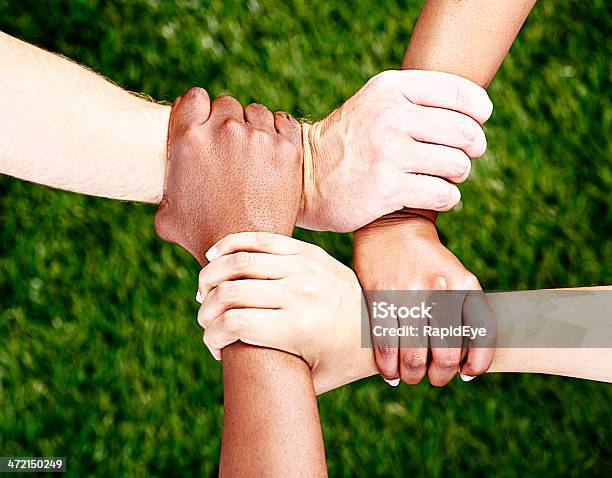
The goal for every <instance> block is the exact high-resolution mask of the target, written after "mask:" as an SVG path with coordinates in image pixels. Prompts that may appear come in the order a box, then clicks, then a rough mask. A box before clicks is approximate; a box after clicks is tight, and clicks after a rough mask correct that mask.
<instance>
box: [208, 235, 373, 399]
mask: <svg viewBox="0 0 612 478" xmlns="http://www.w3.org/2000/svg"><path fill="white" fill-rule="evenodd" d="M215 248H216V251H217V255H216V258H215V259H214V260H212V262H211V263H210V264H208V265H207V266H206V267H204V269H202V271H201V273H200V280H199V292H200V294H201V297H202V298H203V303H202V307H201V308H200V311H199V314H198V322H199V324H200V325H201V326H202V327H203V328H204V329H206V332H205V334H204V343H205V344H206V346H207V347H208V348H209V350H210V351H211V353H212V354H213V355H214V356H215V357H216V358H217V359H218V360H220V359H221V350H222V349H223V348H224V347H225V346H227V345H229V344H231V343H233V342H235V341H237V340H241V341H243V342H245V343H248V344H252V345H258V346H264V347H271V348H276V349H280V350H284V351H286V352H289V353H292V354H295V355H299V356H301V357H303V358H304V360H305V361H306V362H307V363H308V365H309V367H310V369H311V372H312V377H313V381H314V384H315V389H316V391H317V393H318V394H319V393H322V392H324V391H327V390H331V389H333V388H336V387H339V386H341V385H344V384H345V383H349V382H352V381H354V380H357V379H359V378H362V377H365V376H368V375H372V374H373V373H375V371H376V367H375V365H374V360H373V356H372V351H371V350H370V349H367V348H362V347H361V319H360V314H361V304H362V300H361V297H362V296H361V289H360V288H359V283H358V282H357V278H356V277H355V274H354V273H353V271H351V270H350V269H349V268H347V267H345V266H344V265H342V264H341V263H339V262H338V261H336V260H335V259H333V258H332V257H331V256H329V255H328V254H327V253H326V252H325V251H323V250H322V249H321V248H319V247H317V246H314V245H311V244H308V243H305V242H300V241H298V240H296V239H291V238H288V237H284V236H280V235H275V234H265V233H251V232H245V233H241V234H231V235H229V236H227V237H225V238H224V239H222V240H221V241H219V242H218V243H217V244H216V245H215Z"/></svg>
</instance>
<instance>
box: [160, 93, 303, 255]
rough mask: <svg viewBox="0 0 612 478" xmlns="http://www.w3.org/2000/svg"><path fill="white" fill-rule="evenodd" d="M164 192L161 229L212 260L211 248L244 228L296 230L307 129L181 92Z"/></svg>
mask: <svg viewBox="0 0 612 478" xmlns="http://www.w3.org/2000/svg"><path fill="white" fill-rule="evenodd" d="M168 138H169V139H168V166H167V171H166V180H165V184H164V197H163V199H162V202H161V204H160V206H159V209H158V211H157V214H156V216H155V229H156V231H157V234H158V235H159V236H160V237H161V238H162V239H164V240H166V241H168V242H174V243H178V244H180V245H181V246H183V247H184V248H185V249H187V250H188V251H189V252H190V253H191V254H193V255H194V256H195V257H196V258H197V259H198V261H200V263H201V264H205V263H206V258H205V256H204V253H205V251H206V250H207V249H208V248H209V247H210V246H211V245H212V244H213V243H214V242H215V241H217V240H219V239H220V238H221V237H224V236H226V235H227V234H229V233H231V232H238V231H273V232H278V233H282V234H288V235H290V234H291V232H292V231H293V227H294V226H295V221H296V219H297V214H298V209H299V205H300V198H301V191H302V162H301V160H302V154H301V131H300V126H299V123H298V122H297V121H296V120H294V119H293V118H292V117H291V116H289V115H288V114H286V113H282V112H279V113H275V114H272V113H271V112H270V111H268V109H267V108H265V107H264V106H262V105H258V104H251V105H249V106H247V107H246V108H244V110H243V108H242V106H241V105H240V103H239V102H238V101H237V100H236V99H234V98H232V97H230V96H221V97H219V98H217V99H215V100H214V101H213V102H212V104H211V103H210V99H209V97H208V94H207V93H206V90H203V89H201V88H192V89H191V90H189V91H188V92H187V93H185V94H184V95H183V96H181V97H179V98H178V99H177V100H176V102H175V104H174V106H173V108H172V113H171V116H170V124H169V132H168Z"/></svg>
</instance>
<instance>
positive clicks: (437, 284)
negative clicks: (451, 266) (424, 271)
mask: <svg viewBox="0 0 612 478" xmlns="http://www.w3.org/2000/svg"><path fill="white" fill-rule="evenodd" d="M427 287H428V288H429V289H431V290H448V281H447V280H446V277H445V276H443V275H441V274H433V275H431V276H430V277H429V278H428V280H427Z"/></svg>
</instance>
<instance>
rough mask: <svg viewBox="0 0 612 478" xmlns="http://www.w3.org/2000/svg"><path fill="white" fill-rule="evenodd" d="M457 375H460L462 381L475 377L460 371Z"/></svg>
mask: <svg viewBox="0 0 612 478" xmlns="http://www.w3.org/2000/svg"><path fill="white" fill-rule="evenodd" d="M459 376H460V377H461V380H463V381H464V382H469V381H470V380H474V379H475V378H476V377H473V376H471V375H463V374H462V373H460V374H459Z"/></svg>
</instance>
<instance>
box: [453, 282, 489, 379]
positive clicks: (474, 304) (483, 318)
mask: <svg viewBox="0 0 612 478" xmlns="http://www.w3.org/2000/svg"><path fill="white" fill-rule="evenodd" d="M463 323H464V324H465V325H469V326H470V327H472V328H473V329H478V328H483V329H484V330H485V331H486V335H484V336H482V335H480V334H479V335H478V336H477V337H476V338H475V339H473V340H470V342H469V345H468V351H467V355H466V357H465V360H464V362H463V364H462V365H461V375H462V378H463V380H466V379H467V380H471V377H475V376H477V375H482V374H483V373H485V372H486V371H487V370H488V369H489V367H490V366H491V363H492V362H493V357H494V355H495V344H496V341H497V322H496V319H495V315H494V313H493V309H491V306H490V305H489V303H488V302H487V300H486V298H485V295H484V292H483V291H482V290H476V291H472V292H470V293H469V294H468V296H467V297H466V299H465V302H464V305H463ZM464 377H466V378H464Z"/></svg>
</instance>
